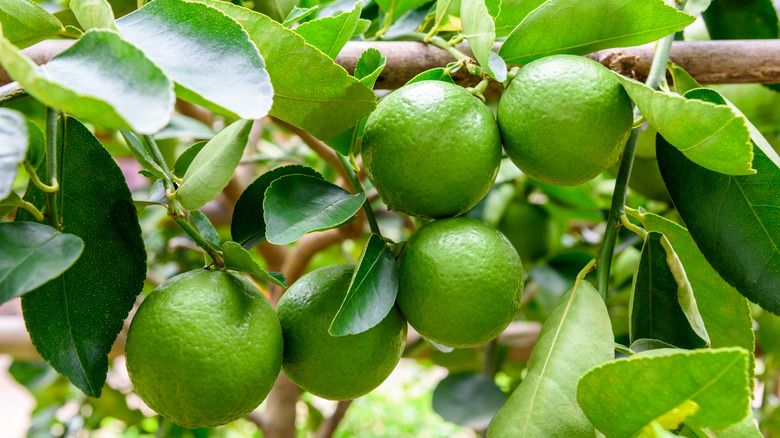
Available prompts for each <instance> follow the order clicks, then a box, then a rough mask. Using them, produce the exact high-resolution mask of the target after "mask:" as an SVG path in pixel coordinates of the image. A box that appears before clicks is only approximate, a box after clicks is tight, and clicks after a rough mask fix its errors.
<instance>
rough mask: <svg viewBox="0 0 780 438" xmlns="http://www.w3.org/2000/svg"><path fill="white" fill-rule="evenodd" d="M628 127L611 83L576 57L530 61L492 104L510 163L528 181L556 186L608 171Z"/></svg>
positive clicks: (629, 115)
mask: <svg viewBox="0 0 780 438" xmlns="http://www.w3.org/2000/svg"><path fill="white" fill-rule="evenodd" d="M632 124H633V112H632V109H631V101H630V100H629V98H628V94H626V92H625V90H624V89H623V87H622V86H621V85H620V83H619V82H618V80H617V78H615V76H614V75H613V73H612V72H610V71H609V70H608V69H607V68H606V67H604V66H603V65H601V64H599V63H598V62H596V61H592V60H590V59H587V58H583V57H580V56H573V55H554V56H548V57H546V58H542V59H538V60H536V61H533V62H531V63H529V64H528V65H526V66H525V67H523V68H521V69H520V72H519V73H518V75H517V76H516V77H515V78H514V79H513V80H512V82H510V84H509V86H508V87H507V89H506V90H505V91H504V94H503V95H502V96H501V100H500V101H499V104H498V126H499V129H500V130H501V137H502V139H503V142H504V148H505V149H506V153H507V155H508V156H509V158H510V159H511V160H512V162H513V163H515V165H517V167H518V168H520V170H522V171H523V172H524V173H525V174H526V175H528V176H529V177H531V178H533V179H535V180H537V181H540V182H543V183H546V184H552V185H558V186H571V185H576V184H582V183H584V182H586V181H588V180H590V179H592V178H593V177H595V176H596V175H598V174H600V173H601V172H603V171H604V170H606V169H607V168H609V167H610V166H612V165H613V164H614V163H615V162H616V161H617V160H618V158H619V157H620V153H621V152H622V150H623V146H624V145H625V143H626V141H627V140H628V136H629V134H630V133H631V126H632Z"/></svg>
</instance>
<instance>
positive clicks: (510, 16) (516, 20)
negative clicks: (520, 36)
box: [495, 0, 545, 37]
mask: <svg viewBox="0 0 780 438" xmlns="http://www.w3.org/2000/svg"><path fill="white" fill-rule="evenodd" d="M544 2H545V0H502V1H501V9H500V11H499V12H498V15H497V16H496V20H495V23H496V36H498V37H505V36H507V35H509V34H510V33H512V31H513V30H514V29H515V28H516V27H517V25H518V24H520V23H521V22H522V21H523V18H525V17H526V16H527V15H528V14H530V13H531V11H533V10H534V9H536V8H538V7H539V5H541V4H542V3H544Z"/></svg>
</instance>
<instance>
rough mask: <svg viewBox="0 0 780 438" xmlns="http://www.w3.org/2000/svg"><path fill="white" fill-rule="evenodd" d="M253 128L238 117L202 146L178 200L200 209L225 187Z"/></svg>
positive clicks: (186, 205) (187, 207) (189, 168)
mask: <svg viewBox="0 0 780 438" xmlns="http://www.w3.org/2000/svg"><path fill="white" fill-rule="evenodd" d="M157 1H159V0H157ZM251 129H252V121H251V120H238V121H236V122H233V123H232V124H231V125H230V126H228V127H227V128H225V129H223V130H222V131H220V132H219V133H218V134H217V135H215V136H214V138H212V139H211V140H209V141H208V143H206V145H205V146H203V149H201V151H200V152H198V154H197V155H196V156H195V158H193V160H192V163H190V165H189V166H188V167H187V171H186V172H185V173H184V176H183V177H182V182H181V185H180V186H179V188H178V190H177V191H176V199H178V200H179V202H181V205H182V206H183V207H184V208H186V209H187V210H197V209H199V208H201V207H203V206H204V205H206V203H207V202H209V201H211V200H212V199H214V198H215V197H216V196H217V195H218V194H219V193H220V192H221V191H222V189H224V188H225V186H226V185H227V184H228V183H229V182H230V178H231V177H232V176H233V172H234V171H235V170H236V167H238V163H239V162H240V161H241V156H242V155H243V154H244V148H245V147H246V144H247V142H248V141H249V131H250V130H251Z"/></svg>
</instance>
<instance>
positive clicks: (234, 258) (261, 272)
mask: <svg viewBox="0 0 780 438" xmlns="http://www.w3.org/2000/svg"><path fill="white" fill-rule="evenodd" d="M222 252H223V254H222V255H223V257H224V259H225V268H227V269H234V270H237V271H244V272H249V273H250V274H253V275H256V276H258V277H260V278H262V279H263V280H266V281H269V282H271V283H273V284H275V285H277V286H279V287H287V284H285V281H287V280H286V279H285V278H284V275H282V274H280V273H278V272H268V271H266V270H265V269H263V268H261V267H260V265H258V264H257V262H256V261H255V260H254V259H253V258H252V255H251V254H249V251H247V250H245V249H244V248H242V247H241V245H239V244H238V243H236V242H231V241H227V242H225V243H223V244H222Z"/></svg>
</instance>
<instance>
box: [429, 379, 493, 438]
mask: <svg viewBox="0 0 780 438" xmlns="http://www.w3.org/2000/svg"><path fill="white" fill-rule="evenodd" d="M504 402H506V394H504V392H503V391H501V388H499V387H498V386H497V385H496V382H494V381H493V379H491V378H489V377H487V376H484V375H482V374H474V373H459V374H450V375H448V376H447V377H445V378H444V379H443V380H442V381H440V382H439V384H438V385H436V389H434V390H433V410H434V411H436V413H437V414H439V415H441V416H442V418H444V419H445V420H447V421H451V422H453V423H456V424H460V425H462V426H466V427H470V428H472V429H475V430H484V429H486V428H487V427H488V424H490V419H491V418H493V416H494V415H495V414H496V412H498V410H499V409H501V406H503V405H504Z"/></svg>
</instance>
